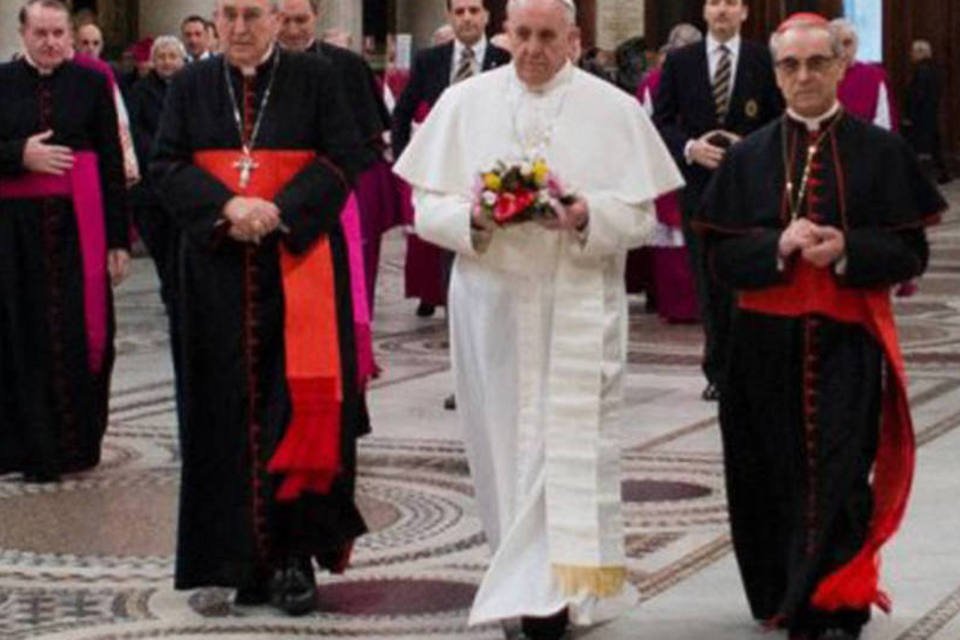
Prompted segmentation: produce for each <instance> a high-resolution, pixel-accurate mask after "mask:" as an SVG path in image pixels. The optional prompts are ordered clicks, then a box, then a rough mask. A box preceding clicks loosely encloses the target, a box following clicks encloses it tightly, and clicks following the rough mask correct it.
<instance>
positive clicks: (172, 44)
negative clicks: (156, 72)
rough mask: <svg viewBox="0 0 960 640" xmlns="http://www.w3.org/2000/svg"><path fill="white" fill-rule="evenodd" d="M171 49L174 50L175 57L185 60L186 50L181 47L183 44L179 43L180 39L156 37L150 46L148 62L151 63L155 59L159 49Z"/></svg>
mask: <svg viewBox="0 0 960 640" xmlns="http://www.w3.org/2000/svg"><path fill="white" fill-rule="evenodd" d="M167 48H173V49H176V51H177V55H179V56H180V57H181V58H183V59H184V60H186V58H187V50H186V48H185V47H184V46H183V43H182V42H180V38H178V37H176V36H157V37H156V39H155V40H154V41H153V44H152V45H150V60H151V61H153V59H154V58H156V57H157V52H158V51H160V49H167Z"/></svg>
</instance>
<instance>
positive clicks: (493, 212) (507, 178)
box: [474, 160, 573, 225]
mask: <svg viewBox="0 0 960 640" xmlns="http://www.w3.org/2000/svg"><path fill="white" fill-rule="evenodd" d="M474 191H475V196H476V204H475V205H474V206H475V207H476V208H478V209H479V210H480V211H482V212H484V213H486V214H487V215H488V216H489V217H490V218H492V219H493V221H494V222H496V223H497V224H499V225H506V224H513V223H517V222H527V221H529V220H546V219H550V218H556V216H557V214H556V211H554V208H553V204H552V203H553V202H560V203H563V204H567V203H570V202H572V201H573V197H572V196H570V195H568V194H567V193H565V192H564V189H563V187H562V186H561V184H560V181H559V180H557V178H556V177H555V176H554V175H553V174H552V173H551V171H550V168H549V167H548V166H547V163H546V162H545V161H544V160H535V161H534V162H532V163H530V162H522V163H520V164H511V165H508V164H506V163H504V162H497V164H496V166H494V167H493V168H492V169H490V170H489V171H484V172H483V173H481V174H480V175H479V177H478V178H477V182H476V185H475V187H474Z"/></svg>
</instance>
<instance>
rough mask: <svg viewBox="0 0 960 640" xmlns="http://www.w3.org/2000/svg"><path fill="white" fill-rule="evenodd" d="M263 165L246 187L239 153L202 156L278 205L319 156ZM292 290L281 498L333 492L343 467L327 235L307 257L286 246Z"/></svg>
mask: <svg viewBox="0 0 960 640" xmlns="http://www.w3.org/2000/svg"><path fill="white" fill-rule="evenodd" d="M251 155H252V156H253V159H254V161H255V162H256V163H257V165H258V168H257V169H256V170H255V171H253V172H252V173H251V174H250V183H249V185H248V186H247V188H246V189H240V188H239V187H238V186H237V183H238V178H239V172H238V171H237V169H236V167H235V163H236V162H237V160H239V159H240V157H241V154H240V152H239V151H236V150H224V151H201V152H198V153H196V154H195V155H194V161H195V163H196V164H197V165H198V166H199V167H201V168H203V169H204V170H206V171H208V172H209V173H210V174H212V175H213V176H214V177H216V178H217V179H219V180H220V181H221V182H223V183H224V184H225V185H227V186H228V187H229V188H231V189H232V190H233V191H234V192H235V193H238V194H241V195H244V196H248V197H259V198H263V199H265V200H271V201H272V200H273V199H274V198H275V197H276V195H277V193H279V191H280V190H281V189H282V188H283V187H284V186H285V185H286V184H288V183H289V182H290V181H291V180H292V179H293V178H294V177H295V176H296V175H297V174H298V173H300V171H302V170H303V169H304V168H305V167H306V166H307V165H309V164H310V163H311V162H317V161H319V162H321V163H323V162H324V160H323V159H322V158H317V155H316V154H315V153H314V152H312V151H281V150H267V151H253V153H252V154H251ZM280 262H281V271H282V277H283V293H284V353H285V356H286V375H287V387H288V390H289V393H290V402H291V405H292V416H291V418H290V423H289V424H288V425H287V428H286V431H285V433H284V436H283V439H282V440H281V442H280V444H279V446H278V447H277V450H276V451H275V452H274V454H273V458H272V459H271V460H270V464H269V466H268V470H269V471H270V472H271V473H276V474H282V475H283V476H284V478H283V481H282V483H281V485H280V487H279V489H278V490H277V496H276V497H277V499H278V500H281V501H292V500H296V499H297V498H299V497H300V496H301V495H302V494H303V493H305V492H312V493H321V494H324V493H328V492H329V491H330V488H331V486H332V485H333V481H334V479H335V478H336V477H337V476H338V475H339V473H340V470H341V460H340V438H341V433H340V430H341V407H342V404H343V380H342V370H341V367H340V364H341V363H340V339H339V333H338V325H337V307H336V284H335V280H334V272H333V256H332V254H331V250H330V242H329V239H328V238H327V237H326V236H322V237H320V238H319V239H318V241H317V242H316V243H314V245H313V247H311V248H310V249H309V250H308V251H307V252H306V253H303V254H301V255H294V254H292V253H290V252H289V251H287V250H286V249H285V248H284V246H283V245H282V244H281V245H280Z"/></svg>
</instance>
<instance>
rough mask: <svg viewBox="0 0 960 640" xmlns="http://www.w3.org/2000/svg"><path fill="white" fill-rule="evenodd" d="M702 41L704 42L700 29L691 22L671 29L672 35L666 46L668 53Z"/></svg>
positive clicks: (668, 38) (682, 23)
mask: <svg viewBox="0 0 960 640" xmlns="http://www.w3.org/2000/svg"><path fill="white" fill-rule="evenodd" d="M701 40H703V33H702V32H701V31H700V29H697V28H696V27H695V26H693V25H692V24H690V23H689V22H681V23H680V24H678V25H676V26H675V27H674V28H673V29H670V35H669V36H668V37H667V44H665V45H664V46H665V47H667V50H668V51H672V50H674V49H679V48H680V47H684V46H686V45H688V44H693V43H695V42H700V41H701Z"/></svg>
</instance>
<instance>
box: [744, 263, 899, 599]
mask: <svg viewBox="0 0 960 640" xmlns="http://www.w3.org/2000/svg"><path fill="white" fill-rule="evenodd" d="M740 308H741V309H746V310H749V311H756V312H760V313H766V314H771V315H779V316H787V317H799V316H802V315H806V314H810V313H817V314H821V315H824V316H827V317H829V318H832V319H834V320H837V321H839V322H848V323H855V324H859V325H860V326H862V327H863V328H864V329H866V330H867V331H868V332H869V333H870V335H872V336H873V337H874V339H876V340H877V342H878V343H880V345H881V346H882V348H883V352H884V355H885V357H886V361H887V365H888V368H889V372H890V376H889V378H888V380H887V381H886V384H885V388H884V390H883V403H882V405H881V414H882V421H881V426H880V439H879V448H878V451H877V459H876V464H875V467H874V476H873V482H872V489H873V497H874V507H873V517H872V519H871V521H870V529H869V532H868V534H867V538H866V541H865V542H864V545H863V547H862V548H861V549H860V551H859V552H858V553H857V555H856V556H854V558H853V559H852V560H850V561H849V562H848V563H847V564H845V565H843V566H842V567H840V568H839V569H837V570H836V571H834V572H833V573H832V574H830V575H828V576H826V577H825V578H823V579H822V580H821V581H820V583H819V584H818V585H817V588H816V591H815V592H814V594H813V598H812V600H811V604H812V606H813V607H815V608H817V609H820V610H823V611H836V610H839V609H866V608H869V607H870V605H872V604H876V605H877V606H878V607H880V608H881V609H883V610H884V611H889V610H890V605H891V602H890V598H889V596H888V595H887V594H886V593H884V592H883V591H881V590H880V588H879V574H880V547H881V546H883V544H884V543H885V542H887V540H889V539H890V538H891V537H892V536H893V534H894V533H895V532H896V531H897V529H898V528H899V526H900V522H901V520H902V519H903V514H904V511H905V510H906V507H907V499H908V497H909V495H910V486H911V483H912V481H913V468H914V460H915V454H916V447H915V442H914V434H913V421H912V420H911V418H910V407H909V405H908V402H907V378H906V372H905V369H904V364H903V356H902V355H901V353H900V345H899V343H898V341H897V332H896V325H895V323H894V319H893V310H892V308H891V304H890V294H889V291H887V290H886V289H872V290H863V289H853V288H849V289H848V288H842V287H840V286H838V285H837V282H836V280H835V279H834V277H833V275H832V274H831V273H830V271H829V270H828V269H819V268H816V267H814V266H812V265H810V264H809V263H806V262H803V261H800V262H799V263H798V264H797V266H796V267H795V269H794V278H793V281H792V282H790V283H788V284H785V285H780V286H776V287H771V288H768V289H764V290H762V291H750V292H741V294H740Z"/></svg>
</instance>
